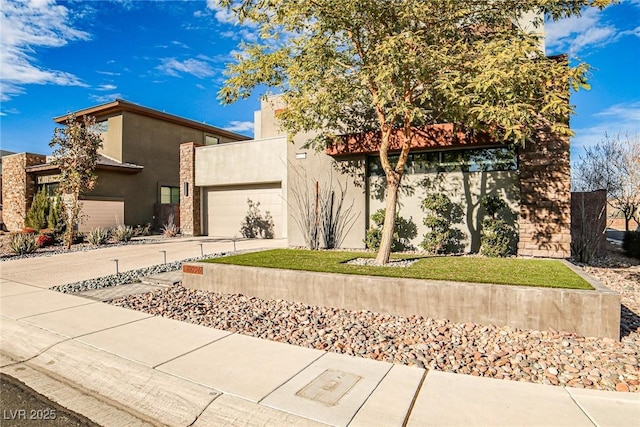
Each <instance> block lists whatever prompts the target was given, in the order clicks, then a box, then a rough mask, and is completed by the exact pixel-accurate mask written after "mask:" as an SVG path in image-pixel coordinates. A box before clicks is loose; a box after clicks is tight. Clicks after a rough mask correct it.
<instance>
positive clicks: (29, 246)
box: [9, 233, 38, 255]
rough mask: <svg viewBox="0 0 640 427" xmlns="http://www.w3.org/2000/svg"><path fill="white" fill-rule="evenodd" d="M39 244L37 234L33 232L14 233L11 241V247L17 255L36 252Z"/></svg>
mask: <svg viewBox="0 0 640 427" xmlns="http://www.w3.org/2000/svg"><path fill="white" fill-rule="evenodd" d="M37 247H38V245H37V244H36V236H35V234H33V233H14V234H12V235H11V240H10V241H9V248H10V249H11V251H13V253H15V254H17V255H24V254H30V253H32V252H35V250H36V248H37Z"/></svg>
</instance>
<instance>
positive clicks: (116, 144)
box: [99, 114, 122, 162]
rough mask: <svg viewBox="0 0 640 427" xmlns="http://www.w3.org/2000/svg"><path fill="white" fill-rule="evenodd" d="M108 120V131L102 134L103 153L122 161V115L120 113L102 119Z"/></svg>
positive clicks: (101, 151) (101, 150)
mask: <svg viewBox="0 0 640 427" xmlns="http://www.w3.org/2000/svg"><path fill="white" fill-rule="evenodd" d="M105 119H106V120H107V123H108V127H107V131H106V132H103V133H102V134H101V136H102V148H101V149H100V150H99V152H100V153H101V154H104V155H105V156H107V157H109V158H112V159H114V160H117V161H119V162H121V161H122V115H120V114H118V115H115V116H111V117H108V118H105V117H102V118H100V120H105Z"/></svg>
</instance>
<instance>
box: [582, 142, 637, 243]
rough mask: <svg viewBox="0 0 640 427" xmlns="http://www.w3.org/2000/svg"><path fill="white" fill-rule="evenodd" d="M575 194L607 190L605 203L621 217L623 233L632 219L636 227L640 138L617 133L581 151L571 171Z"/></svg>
mask: <svg viewBox="0 0 640 427" xmlns="http://www.w3.org/2000/svg"><path fill="white" fill-rule="evenodd" d="M574 171H575V175H574V187H575V189H576V190H578V191H595V190H607V202H608V203H609V205H610V206H611V207H612V208H613V209H615V210H616V211H619V212H621V213H622V215H623V216H624V220H625V230H626V231H629V223H630V222H631V220H632V219H633V220H634V221H635V222H636V224H638V225H640V138H639V137H638V135H635V136H634V137H630V136H629V135H625V137H624V138H621V137H620V134H618V135H616V136H615V137H610V136H609V135H605V138H604V140H602V141H600V142H598V143H597V144H596V145H594V146H592V147H586V148H585V154H584V155H583V156H580V159H579V160H578V163H577V165H576V167H575V168H574Z"/></svg>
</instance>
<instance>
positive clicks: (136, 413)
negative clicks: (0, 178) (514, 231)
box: [0, 254, 640, 426]
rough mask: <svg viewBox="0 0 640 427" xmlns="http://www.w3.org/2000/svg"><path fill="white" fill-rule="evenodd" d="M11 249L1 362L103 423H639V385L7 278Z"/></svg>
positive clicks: (0, 317) (2, 295)
mask: <svg viewBox="0 0 640 427" xmlns="http://www.w3.org/2000/svg"><path fill="white" fill-rule="evenodd" d="M96 257H97V258H99V257H100V255H99V254H96ZM10 263H12V262H9V263H6V262H5V263H3V264H2V265H0V268H2V277H3V278H2V279H0V371H1V372H4V373H6V374H8V375H11V376H13V377H15V378H17V379H19V380H21V381H23V382H24V383H26V384H27V385H28V386H30V387H32V388H34V389H35V390H37V391H38V392H40V393H42V394H44V395H46V396H47V397H49V398H51V399H52V400H54V401H56V402H58V403H60V404H61V405H63V406H65V407H67V408H69V409H71V410H73V411H76V412H79V413H81V414H83V415H85V416H87V417H89V418H91V419H92V420H94V421H96V422H98V423H100V424H102V425H105V426H111V425H118V426H119V425H127V426H129V425H133V426H135V425H158V424H166V425H170V426H188V425H195V426H257V425H268V426H317V425H336V426H346V425H348V426H402V425H408V426H442V425H450V426H513V425H523V426H638V425H639V420H640V394H631V393H616V392H602V391H593V390H581V389H572V388H562V387H554V386H544V385H537V384H530V383H519V382H514V381H506V380H493V379H487V378H477V377H472V376H466V375H459V374H451V373H442V372H437V371H430V372H427V371H425V370H424V369H419V368H413V367H407V366H401V365H392V364H390V363H385V362H378V361H373V360H369V359H363V358H357V357H351V356H345V355H339V354H335V353H327V352H324V351H319V350H314V349H308V348H302V347H297V346H292V345H288V344H282V343H276V342H272V341H266V340H260V339H257V338H253V337H248V336H244V335H240V334H233V333H230V332H227V331H221V330H216V329H212V328H206V327H202V326H198V325H192V324H189V323H183V322H178V321H174V320H170V319H166V318H162V317H154V316H150V315H148V314H145V313H141V312H137V311H132V310H127V309H124V308H120V307H115V306H111V305H107V304H104V303H101V302H97V301H95V300H91V299H87V298H83V297H80V296H77V295H66V294H61V293H57V292H53V291H50V290H46V289H42V288H43V287H44V284H45V283H46V282H48V278H47V276H44V275H43V276H41V277H40V282H39V283H40V286H37V285H34V284H25V283H18V282H17V281H14V280H8V279H6V278H4V272H5V269H4V266H5V265H6V264H10ZM40 271H42V270H40ZM82 271H84V270H82ZM30 280H35V277H34V276H32V277H31V279H30ZM10 409H13V408H10Z"/></svg>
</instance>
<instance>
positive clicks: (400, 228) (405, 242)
mask: <svg viewBox="0 0 640 427" xmlns="http://www.w3.org/2000/svg"><path fill="white" fill-rule="evenodd" d="M384 217H385V210H384V209H378V210H377V211H376V212H375V213H374V214H373V215H371V220H372V221H373V223H374V224H375V225H374V226H373V227H371V228H369V229H368V230H367V233H366V235H365V240H364V243H365V245H366V246H367V248H369V249H373V250H378V249H379V248H380V241H381V240H382V225H383V224H384ZM417 235H418V227H416V224H415V223H414V222H413V220H412V219H411V218H409V219H404V218H403V217H401V216H399V215H396V221H395V227H394V230H393V243H392V244H391V251H392V252H401V251H408V250H413V249H414V247H413V245H412V244H411V239H413V238H415V237H416V236H417Z"/></svg>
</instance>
